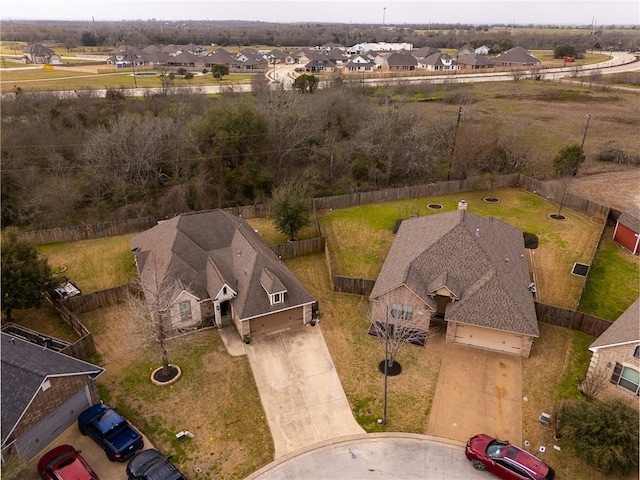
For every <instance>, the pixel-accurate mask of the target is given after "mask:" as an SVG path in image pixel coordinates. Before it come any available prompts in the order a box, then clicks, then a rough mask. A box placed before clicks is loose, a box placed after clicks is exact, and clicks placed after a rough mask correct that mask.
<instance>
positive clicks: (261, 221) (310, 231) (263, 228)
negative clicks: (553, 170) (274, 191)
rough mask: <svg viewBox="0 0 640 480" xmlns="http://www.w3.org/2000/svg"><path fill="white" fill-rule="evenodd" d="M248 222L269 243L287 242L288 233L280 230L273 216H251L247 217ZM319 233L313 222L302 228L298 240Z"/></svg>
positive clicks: (272, 244)
mask: <svg viewBox="0 0 640 480" xmlns="http://www.w3.org/2000/svg"><path fill="white" fill-rule="evenodd" d="M247 223H249V225H251V226H252V227H253V229H254V230H255V231H256V232H258V235H260V237H261V238H262V239H263V240H264V241H265V242H266V243H267V244H268V245H269V246H272V247H273V246H274V245H279V244H281V243H287V235H285V234H284V233H282V232H279V231H278V229H277V228H276V226H275V224H274V223H273V220H272V219H271V218H268V217H267V218H250V219H247ZM318 236H319V233H318V231H317V229H316V224H315V222H312V223H311V225H310V226H308V227H306V228H304V229H302V230H301V231H300V232H299V233H298V236H297V239H298V240H308V239H310V238H316V237H318Z"/></svg>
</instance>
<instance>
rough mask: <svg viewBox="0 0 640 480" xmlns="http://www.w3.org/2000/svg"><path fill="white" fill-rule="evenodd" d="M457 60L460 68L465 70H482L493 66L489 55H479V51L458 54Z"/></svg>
mask: <svg viewBox="0 0 640 480" xmlns="http://www.w3.org/2000/svg"><path fill="white" fill-rule="evenodd" d="M457 61H458V65H460V68H461V69H465V70H482V69H486V68H493V67H494V63H493V61H492V59H491V58H490V57H488V56H486V55H480V54H479V53H470V54H468V55H459V56H458V59H457Z"/></svg>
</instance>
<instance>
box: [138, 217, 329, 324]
mask: <svg viewBox="0 0 640 480" xmlns="http://www.w3.org/2000/svg"><path fill="white" fill-rule="evenodd" d="M131 245H132V250H133V252H134V256H135V260H136V265H137V268H138V274H139V276H140V280H141V282H142V284H143V285H144V290H145V296H146V300H147V303H148V305H149V308H150V310H151V312H152V313H153V314H157V315H160V316H162V317H163V318H164V319H165V321H166V322H167V323H168V326H170V327H171V328H173V329H174V330H188V329H194V328H198V327H200V326H204V325H215V326H217V327H218V328H224V327H227V328H228V326H229V325H231V324H233V325H234V326H235V328H236V330H237V331H238V333H239V334H240V336H244V335H251V336H256V335H263V334H268V333H272V332H276V331H280V330H284V329H288V328H291V327H295V326H297V325H304V324H308V323H310V322H311V320H312V315H313V309H314V306H315V305H316V301H315V300H314V299H313V297H312V296H311V295H310V294H309V292H307V290H306V289H305V288H304V286H303V285H302V284H301V283H300V282H299V281H298V280H297V279H296V278H295V277H294V276H293V274H292V273H291V272H290V271H289V269H288V268H287V267H286V266H285V265H284V264H283V263H282V262H281V261H280V259H279V258H278V257H277V256H276V255H275V253H273V251H272V250H271V249H270V248H269V246H268V245H267V244H265V243H264V241H263V240H262V239H261V238H260V237H259V236H258V234H257V233H256V232H255V230H254V229H253V228H251V226H250V225H249V224H248V223H247V222H246V221H245V220H243V219H241V218H238V217H235V216H233V215H231V214H229V213H227V212H225V211H223V210H211V211H203V212H197V213H190V214H184V215H179V216H177V217H174V218H172V219H170V220H167V221H164V222H162V223H160V224H158V225H156V226H155V227H153V228H150V229H149V230H146V231H145V232H143V233H141V234H139V235H137V236H135V237H134V238H133V239H132V240H131Z"/></svg>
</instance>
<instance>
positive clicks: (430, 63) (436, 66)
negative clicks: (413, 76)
mask: <svg viewBox="0 0 640 480" xmlns="http://www.w3.org/2000/svg"><path fill="white" fill-rule="evenodd" d="M418 66H419V67H420V68H426V69H427V70H433V71H442V70H459V69H460V65H458V63H457V62H456V61H455V60H454V59H453V58H451V56H450V55H447V54H446V53H441V52H437V53H432V54H431V55H429V56H428V57H426V58H422V59H420V58H419V59H418Z"/></svg>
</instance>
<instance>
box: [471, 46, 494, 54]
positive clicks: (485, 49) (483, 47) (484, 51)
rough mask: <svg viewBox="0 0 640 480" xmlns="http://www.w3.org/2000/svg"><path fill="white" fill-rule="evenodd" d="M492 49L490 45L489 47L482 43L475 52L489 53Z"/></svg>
mask: <svg viewBox="0 0 640 480" xmlns="http://www.w3.org/2000/svg"><path fill="white" fill-rule="evenodd" d="M490 51H491V49H490V48H489V47H487V46H486V45H481V46H479V47H478V48H476V50H475V52H474V53H477V54H478V55H489V52H490Z"/></svg>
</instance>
